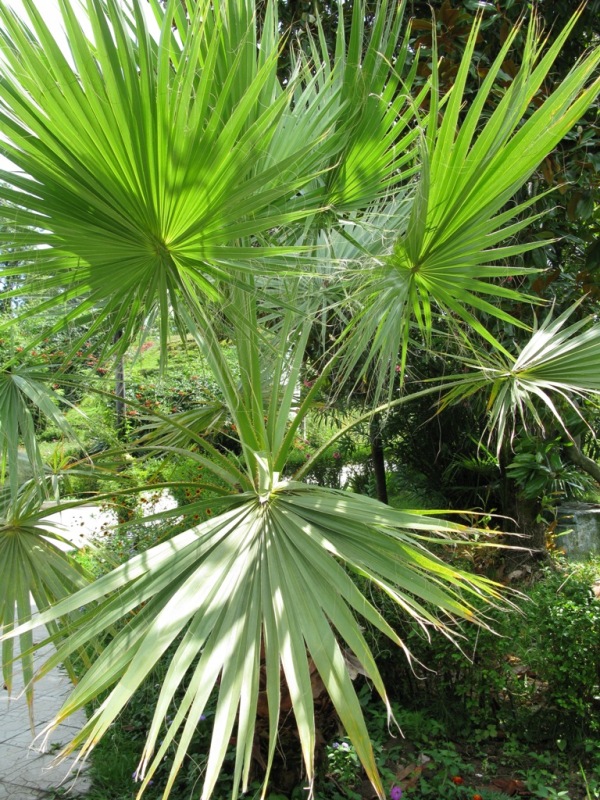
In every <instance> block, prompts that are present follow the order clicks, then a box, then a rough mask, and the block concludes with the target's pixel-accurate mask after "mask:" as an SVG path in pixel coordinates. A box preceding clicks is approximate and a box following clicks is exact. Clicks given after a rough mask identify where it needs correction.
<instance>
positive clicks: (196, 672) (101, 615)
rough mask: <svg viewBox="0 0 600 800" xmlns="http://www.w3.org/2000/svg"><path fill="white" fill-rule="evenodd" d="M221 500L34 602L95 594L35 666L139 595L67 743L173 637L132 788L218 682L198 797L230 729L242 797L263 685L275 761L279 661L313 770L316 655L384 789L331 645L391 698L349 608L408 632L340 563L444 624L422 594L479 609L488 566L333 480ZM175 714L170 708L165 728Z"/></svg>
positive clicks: (81, 697) (411, 518)
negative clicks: (436, 545) (476, 570)
mask: <svg viewBox="0 0 600 800" xmlns="http://www.w3.org/2000/svg"><path fill="white" fill-rule="evenodd" d="M223 504H224V506H225V509H223V508H222V513H221V514H220V515H219V516H218V517H217V518H215V519H214V520H212V519H211V520H209V521H208V522H206V523H204V524H203V525H201V526H200V527H198V528H196V529H194V530H190V531H188V532H186V533H182V534H180V535H179V536H177V537H175V538H174V539H172V540H171V541H169V542H166V543H164V544H161V545H158V546H156V547H154V548H152V549H151V550H149V551H147V552H146V553H144V554H142V555H140V556H137V557H135V558H133V559H132V560H131V561H129V562H128V563H127V564H125V565H123V566H122V567H119V568H118V569H116V570H114V571H113V572H112V573H110V574H108V575H107V576H105V577H103V578H101V579H99V580H98V581H96V583H95V584H94V585H93V586H90V587H88V588H86V589H84V590H82V591H80V592H78V593H77V594H76V595H75V596H74V597H72V598H70V599H68V600H65V601H63V602H61V603H59V604H58V605H57V606H56V607H55V608H54V609H53V610H52V611H51V612H49V613H47V614H42V615H41V617H40V621H42V622H43V621H44V620H49V619H53V618H54V616H55V615H56V614H66V613H69V611H70V610H71V609H75V608H79V607H80V606H81V605H82V604H84V605H87V604H89V603H91V602H94V603H96V602H97V601H98V602H99V604H98V605H97V606H95V607H94V610H93V611H91V612H88V613H87V614H86V615H85V616H84V617H83V618H82V619H81V621H80V625H78V629H77V630H76V631H75V632H73V633H72V635H71V637H70V639H69V641H68V642H67V643H65V644H59V648H58V652H57V654H56V656H55V657H54V658H52V659H51V660H50V661H49V662H48V663H47V664H46V665H45V667H44V671H45V670H47V669H50V668H51V667H52V666H53V665H55V664H57V663H60V662H61V661H62V660H63V659H65V658H67V657H68V655H69V653H71V652H72V650H73V649H74V648H76V647H81V646H83V645H84V644H85V643H86V642H88V641H90V640H93V638H94V637H96V636H98V635H100V634H101V633H102V632H103V631H105V630H106V629H107V628H108V627H109V626H110V625H111V624H112V623H113V622H115V621H116V620H118V619H120V618H121V617H122V616H123V614H124V613H127V612H130V611H134V610H135V609H139V610H138V612H137V613H136V614H135V616H132V617H130V618H129V622H128V623H127V625H126V626H125V628H123V629H122V630H121V631H120V632H119V634H118V635H117V636H116V637H115V638H114V639H113V640H112V641H111V643H110V644H109V645H108V647H107V648H106V649H105V651H104V652H103V654H102V655H101V656H100V657H99V659H98V660H97V661H96V662H95V664H94V666H93V667H92V669H91V670H90V671H88V673H87V674H86V675H85V676H84V677H83V679H82V680H81V682H80V683H79V684H78V686H77V687H76V688H75V690H74V691H73V693H72V695H71V697H70V698H69V700H68V701H67V703H66V704H65V706H64V707H63V709H62V711H61V712H60V715H59V717H58V718H57V719H56V720H55V722H56V723H58V722H59V721H60V720H62V719H64V718H65V717H67V716H68V715H69V714H71V713H72V712H73V711H74V710H75V709H77V708H80V707H83V706H84V705H85V704H86V703H88V702H89V701H90V700H92V699H93V698H94V697H96V696H97V695H98V692H99V691H101V690H102V689H103V688H108V687H110V686H111V685H112V684H114V683H116V686H115V688H114V689H113V690H112V691H111V692H110V694H109V695H108V697H107V698H106V700H104V702H103V703H102V705H101V706H100V707H99V708H98V710H97V711H96V712H95V714H94V715H93V716H92V718H91V719H90V720H89V722H88V723H87V725H86V726H85V728H84V729H83V730H82V732H81V733H80V734H79V735H78V736H77V737H76V738H75V739H74V741H73V743H72V744H71V745H70V748H71V747H73V748H76V747H78V746H79V745H83V747H82V751H81V755H83V756H84V755H85V754H86V753H87V752H88V751H89V749H90V748H91V747H93V744H94V742H96V741H97V740H98V739H99V738H100V737H101V736H102V735H103V734H104V733H105V732H106V731H107V729H108V727H109V726H110V724H111V723H112V722H113V720H114V719H115V718H116V716H117V715H118V713H119V712H120V710H121V709H122V708H123V706H124V704H125V703H127V702H128V700H129V699H130V698H131V697H132V695H133V693H134V692H135V691H136V690H137V689H138V687H139V686H140V684H141V683H142V681H143V680H144V679H145V677H146V676H147V675H148V674H149V672H150V670H151V669H152V668H153V667H154V666H155V665H156V663H157V661H158V659H159V658H160V657H161V656H162V655H163V654H164V653H165V651H166V650H167V649H168V648H173V649H174V652H173V655H172V658H171V661H170V667H169V670H168V672H167V675H166V676H165V679H164V682H163V686H162V690H161V694H160V697H159V700H158V703H157V707H156V711H155V715H154V719H153V722H152V725H151V728H150V731H149V735H148V741H147V744H146V747H145V750H144V755H143V758H142V762H141V765H140V770H139V772H140V775H141V776H143V777H144V781H145V782H144V784H143V786H142V788H144V786H145V785H147V784H148V781H149V780H150V779H151V778H152V775H153V773H154V771H155V770H156V768H157V767H158V766H159V765H160V764H161V763H162V762H163V760H164V756H165V754H166V753H167V752H168V751H169V749H170V747H171V745H172V743H173V742H175V744H176V755H175V758H174V761H173V765H172V769H171V774H170V780H169V787H168V788H167V791H168V789H169V788H170V786H171V785H172V782H173V781H174V779H175V777H176V774H177V771H178V770H179V768H180V767H181V764H182V762H183V758H184V756H185V753H186V751H187V748H188V746H189V744H190V741H191V738H192V736H193V733H194V731H195V729H196V726H197V724H198V720H199V718H200V715H201V714H203V712H204V711H205V710H206V706H207V703H208V701H209V699H210V697H211V695H213V693H214V692H217V695H218V698H217V702H216V710H215V718H214V719H215V721H214V730H213V737H212V745H211V749H210V753H209V756H208V764H207V771H206V776H205V784H204V789H203V794H202V796H203V797H208V796H209V795H210V794H211V791H212V789H213V788H214V785H215V781H216V779H217V776H218V774H219V770H220V768H221V765H222V763H223V760H224V758H225V755H226V753H227V750H228V743H229V740H230V737H231V736H232V734H234V733H235V735H236V737H237V741H238V743H239V744H238V746H237V749H236V761H235V765H236V766H235V786H236V789H235V791H234V796H236V795H237V787H238V785H239V784H240V782H241V784H242V790H245V789H246V788H247V785H248V779H249V774H250V768H251V762H252V752H253V746H254V744H255V740H254V732H255V725H256V712H257V703H258V699H259V695H261V697H262V699H263V703H264V700H265V699H266V701H267V703H268V707H269V725H270V740H269V752H268V757H267V759H266V760H267V761H268V763H269V764H271V763H272V760H273V756H274V752H275V746H276V740H277V729H278V724H279V714H280V707H279V702H280V680H281V672H283V675H284V676H285V680H286V683H287V686H288V688H289V691H290V696H291V699H292V704H293V710H294V715H295V718H296V722H297V725H298V729H299V733H300V740H301V744H302V750H303V754H304V759H305V763H306V767H307V772H308V777H309V779H310V780H312V777H313V769H314V765H313V751H314V747H315V722H314V710H313V700H312V692H311V683H310V672H309V662H308V658H309V656H310V657H311V658H312V660H313V661H314V663H315V665H316V667H317V669H318V671H319V673H320V675H321V678H322V680H323V682H324V683H325V686H326V688H327V690H328V692H329V695H330V697H331V699H332V701H333V704H334V706H335V708H336V710H337V712H338V714H339V715H340V719H341V721H342V723H343V725H344V726H345V728H346V730H347V732H348V735H349V736H350V737H351V738H352V740H353V741H354V742H355V745H356V748H357V752H358V754H359V756H360V758H361V760H362V762H363V764H364V765H365V767H366V769H367V772H368V774H369V777H370V778H371V780H372V781H373V783H374V785H375V786H376V787H377V788H378V790H379V792H380V793H382V787H381V784H380V782H379V778H378V775H377V770H376V767H375V764H374V759H373V753H372V751H371V746H370V742H369V737H368V734H367V731H366V728H365V724H364V721H363V718H362V713H361V710H360V704H359V702H358V699H357V697H356V694H355V692H354V689H353V687H352V684H351V681H350V679H349V677H348V673H347V669H346V665H345V660H344V655H343V651H342V649H341V646H340V643H341V642H344V643H345V644H346V645H347V646H348V648H350V649H351V651H352V652H353V653H354V654H355V655H356V657H357V658H358V659H359V660H360V662H361V664H362V666H363V668H364V670H365V672H366V674H367V675H368V676H369V679H370V680H372V681H373V684H374V686H375V687H376V688H377V690H378V691H379V693H380V695H381V696H382V697H383V698H384V700H385V697H386V696H385V690H384V688H383V684H382V681H381V677H380V675H379V673H378V670H377V667H376V665H375V662H374V660H373V657H372V655H371V653H370V651H369V648H368V646H367V644H366V642H365V640H364V637H363V635H362V633H361V631H360V628H359V626H358V625H357V621H356V619H355V616H354V615H355V613H356V614H359V615H361V616H362V617H363V618H365V619H366V620H367V621H368V622H369V623H370V624H372V625H374V626H375V627H377V628H379V629H380V630H382V631H384V632H385V633H386V634H387V635H388V636H390V637H391V638H392V639H393V640H394V641H395V642H396V643H397V644H399V645H400V646H402V642H401V641H400V640H399V639H398V637H397V635H396V634H395V633H394V631H393V630H392V629H391V628H390V627H389V625H388V624H387V623H386V622H385V620H384V619H383V618H382V617H381V615H380V613H379V612H378V611H377V609H376V608H375V607H374V606H373V605H372V604H371V603H370V602H369V601H368V600H366V598H365V597H364V596H363V595H362V594H361V593H360V592H359V591H358V589H357V588H356V584H355V583H354V581H353V580H352V579H351V577H350V575H349V574H348V572H347V570H346V569H344V567H343V565H344V564H346V565H347V566H348V568H349V569H350V570H351V571H353V572H357V573H359V574H362V575H368V576H369V577H370V578H371V579H372V580H374V581H375V582H376V583H377V584H378V585H379V586H380V587H381V588H382V589H383V590H384V591H385V592H387V593H388V594H389V595H390V596H391V597H392V598H393V599H394V600H395V601H396V602H398V603H399V604H400V605H401V606H403V607H404V608H405V609H406V610H407V611H408V613H409V614H412V615H413V616H414V617H415V618H416V619H418V620H419V621H421V622H422V623H423V624H424V625H428V626H429V625H432V626H436V627H440V626H441V623H440V621H439V620H438V619H437V618H436V617H434V616H432V615H431V613H430V611H428V610H427V607H428V606H430V604H435V605H436V606H437V607H438V608H440V609H442V610H443V611H444V612H446V613H447V614H449V615H452V616H462V617H464V618H467V619H473V618H474V617H475V613H476V612H475V606H474V603H473V602H472V600H474V599H475V598H476V597H479V596H481V595H482V593H483V594H484V595H486V596H488V597H490V596H491V597H492V598H493V597H494V596H496V588H495V587H494V585H493V584H492V583H491V582H489V581H487V580H485V579H482V578H474V577H467V576H465V575H464V574H461V573H459V572H457V571H456V570H454V569H453V568H452V567H449V566H448V565H447V564H445V563H444V562H442V561H441V560H439V559H438V558H436V557H434V556H431V555H430V554H429V553H428V552H427V551H426V550H425V547H424V546H423V545H424V542H420V540H419V531H422V532H425V531H426V532H427V535H424V541H430V537H431V535H432V531H434V532H435V531H438V532H439V533H441V534H444V535H448V534H450V533H452V532H453V531H456V526H453V525H451V524H449V523H444V522H441V521H436V520H435V519H431V518H425V517H421V516H419V515H417V514H411V513H406V512H399V511H394V510H392V509H389V508H386V507H384V506H382V505H381V504H379V503H377V502H375V501H369V500H365V498H362V497H354V496H352V495H348V494H346V493H343V492H336V491H334V490H325V489H321V488H319V487H308V486H305V485H302V484H294V483H285V482H283V483H282V482H279V483H274V484H273V485H272V488H271V490H270V492H268V493H267V492H266V491H265V492H264V493H263V494H262V495H260V496H259V497H257V495H256V493H254V492H253V493H247V494H244V495H238V496H237V497H235V498H229V499H228V500H225V501H223ZM227 506H228V508H227ZM402 587H408V589H407V588H402ZM469 597H471V600H469ZM140 604H143V607H141V608H140ZM261 665H262V666H263V667H264V669H263V678H262V682H261ZM386 702H387V701H386ZM169 714H171V715H173V721H172V724H171V726H170V727H169V728H168V730H167V731H166V732H165V723H164V720H165V717H166V716H167V715H169ZM236 727H237V732H235V731H234V728H236ZM159 740H160V741H161V742H162V743H161V744H159Z"/></svg>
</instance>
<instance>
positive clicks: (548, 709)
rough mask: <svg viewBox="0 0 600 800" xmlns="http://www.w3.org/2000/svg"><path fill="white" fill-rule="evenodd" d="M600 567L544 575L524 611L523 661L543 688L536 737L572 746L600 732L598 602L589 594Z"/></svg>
mask: <svg viewBox="0 0 600 800" xmlns="http://www.w3.org/2000/svg"><path fill="white" fill-rule="evenodd" d="M599 576H600V563H598V562H589V563H585V564H569V565H564V566H563V567H562V568H561V569H560V570H558V571H556V572H553V571H547V572H546V573H545V575H544V579H543V580H541V581H539V582H538V583H537V584H536V585H535V586H534V587H533V589H532V591H531V593H530V598H531V603H528V604H526V605H525V607H524V611H525V614H526V622H525V630H524V631H523V635H522V637H521V639H520V644H521V647H522V650H523V658H524V659H526V660H527V664H528V665H529V668H530V670H531V671H532V673H533V674H534V675H535V677H536V678H537V680H538V681H540V682H541V684H542V687H541V688H542V689H543V694H544V698H543V705H542V707H541V708H540V710H539V712H538V713H537V714H536V716H537V717H539V718H540V720H542V721H543V724H541V723H540V724H538V725H537V726H536V727H535V728H533V729H532V731H533V732H532V735H534V736H536V737H538V738H539V737H547V738H553V739H556V738H561V739H563V740H564V741H566V742H567V743H568V744H569V745H576V744H578V743H579V742H581V741H582V740H583V739H584V738H585V737H586V736H589V735H592V734H597V733H598V731H600V707H599V703H598V699H599V698H598V696H599V695H600V600H598V599H597V598H596V597H595V596H594V594H593V591H592V586H593V583H594V581H595V580H597V579H598V577H599Z"/></svg>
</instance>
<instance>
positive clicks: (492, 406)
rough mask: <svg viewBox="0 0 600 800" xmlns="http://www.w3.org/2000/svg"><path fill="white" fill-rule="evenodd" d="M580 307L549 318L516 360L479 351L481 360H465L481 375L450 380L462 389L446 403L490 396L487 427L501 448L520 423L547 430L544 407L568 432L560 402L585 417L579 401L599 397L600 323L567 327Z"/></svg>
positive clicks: (589, 321)
mask: <svg viewBox="0 0 600 800" xmlns="http://www.w3.org/2000/svg"><path fill="white" fill-rule="evenodd" d="M577 305H578V304H576V305H575V306H572V307H571V308H569V309H567V310H566V311H565V312H564V313H563V314H561V315H560V316H558V317H557V318H556V319H553V318H552V314H549V315H548V317H547V318H546V319H545V320H544V322H543V323H542V324H541V325H540V326H539V328H538V329H537V330H536V331H535V332H534V333H533V335H532V336H531V339H530V340H529V342H527V344H526V345H525V346H524V347H523V349H522V350H521V352H520V353H519V355H518V356H517V357H514V356H509V357H508V358H507V357H506V356H504V355H503V354H494V355H493V356H491V357H487V358H486V357H485V355H484V354H483V353H481V352H480V353H479V354H478V355H477V359H476V360H472V361H465V363H466V364H467V365H469V366H471V367H474V368H475V370H476V371H474V372H473V373H472V374H471V375H466V376H465V375H462V376H458V375H455V376H453V377H450V378H448V380H449V381H456V382H457V385H456V386H453V388H452V389H451V390H450V391H449V392H447V394H446V395H445V398H444V401H443V402H444V405H448V404H452V403H456V402H460V401H462V400H464V399H465V398H466V397H468V396H469V395H471V394H473V393H474V392H485V393H488V395H489V400H488V409H489V422H488V427H489V429H490V431H491V432H492V433H493V434H494V435H495V436H496V437H497V438H498V442H499V445H500V443H501V442H502V440H503V438H504V437H505V435H506V434H507V433H508V432H509V431H510V430H514V421H515V420H516V419H520V420H521V421H522V422H523V424H524V425H525V427H527V426H528V419H533V420H534V421H535V422H536V423H537V424H538V425H539V426H540V428H542V429H543V428H544V424H543V421H542V418H541V415H540V412H539V410H538V407H539V405H540V404H541V406H542V407H545V408H546V409H547V410H548V411H549V412H550V414H551V416H552V417H553V418H554V419H556V421H557V422H558V424H559V425H560V427H561V428H563V429H565V425H564V422H563V416H562V414H561V413H560V409H559V407H558V406H559V404H560V402H566V403H567V404H568V405H569V406H570V407H571V408H572V409H573V411H575V413H576V414H577V415H578V416H581V412H580V410H579V409H578V407H577V403H576V402H575V399H576V398H577V397H582V398H583V397H598V396H600V325H598V324H597V323H596V322H594V320H593V319H591V318H584V319H580V320H578V321H576V322H573V323H571V324H570V325H568V326H567V327H565V326H566V323H567V322H568V321H569V319H570V317H571V316H572V315H573V312H574V310H575V309H576V307H577ZM565 430H566V429H565ZM567 435H568V431H567Z"/></svg>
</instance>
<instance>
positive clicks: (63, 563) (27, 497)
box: [0, 480, 92, 724]
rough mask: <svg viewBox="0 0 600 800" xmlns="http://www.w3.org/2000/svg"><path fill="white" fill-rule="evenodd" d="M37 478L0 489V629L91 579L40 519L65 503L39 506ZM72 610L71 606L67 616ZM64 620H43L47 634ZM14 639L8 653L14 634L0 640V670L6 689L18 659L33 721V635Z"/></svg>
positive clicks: (71, 672)
mask: <svg viewBox="0 0 600 800" xmlns="http://www.w3.org/2000/svg"><path fill="white" fill-rule="evenodd" d="M37 483H38V481H37V480H36V481H29V482H27V483H25V484H22V485H21V487H20V491H19V492H18V494H17V495H16V496H15V495H14V494H12V493H11V492H10V490H8V489H7V488H5V489H3V490H1V491H0V631H2V632H3V633H6V632H7V631H10V630H12V629H13V628H15V627H16V626H18V625H21V624H22V623H24V622H26V621H27V620H30V619H31V617H32V615H33V613H34V612H35V611H36V610H38V611H43V610H44V609H47V608H49V607H50V606H51V605H53V604H54V603H56V602H58V601H60V600H62V599H64V598H66V597H69V596H70V595H72V594H73V592H76V591H77V590H79V589H81V588H82V587H83V586H85V585H86V584H87V583H89V582H90V581H91V580H92V577H91V575H89V574H88V573H87V572H86V571H85V570H84V569H83V568H82V567H81V566H80V565H79V564H78V563H77V562H76V561H75V560H74V559H73V558H72V556H71V555H70V554H69V552H68V551H67V550H65V549H64V545H68V542H67V541H66V540H65V539H64V538H63V537H62V536H61V535H60V533H59V531H58V530H55V529H52V527H50V526H49V525H48V523H44V524H43V525H42V524H41V523H42V520H43V519H44V518H45V517H46V516H48V515H49V514H50V513H52V512H54V511H56V510H61V508H65V507H66V506H56V507H54V508H52V509H48V508H42V501H41V496H40V491H39V487H38V485H37ZM61 545H62V546H61ZM76 615H77V612H76V611H75V612H74V613H73V614H72V616H73V617H75V616H76ZM67 622H68V620H67V619H66V618H65V619H63V618H61V617H60V616H59V617H56V618H55V619H53V620H51V621H49V622H48V631H49V633H50V634H53V635H55V636H57V637H59V638H60V637H62V636H64V633H65V630H66V628H65V625H66V623H67ZM18 640H19V650H20V654H19V655H18V656H16V655H15V652H14V642H15V640H14V639H6V640H5V641H3V643H2V673H3V678H4V682H5V684H6V686H7V688H8V691H9V692H10V691H11V688H12V683H13V661H14V659H15V658H19V659H20V661H21V664H22V668H23V678H24V683H25V690H26V695H27V702H28V705H29V711H30V717H31V721H32V724H33V675H34V666H33V651H32V648H33V637H32V634H31V632H29V631H25V632H23V633H22V634H20V635H19V637H18ZM78 655H81V654H78ZM64 664H65V667H66V668H67V670H68V672H69V675H70V676H71V678H72V679H73V680H75V673H74V670H73V667H72V662H71V660H70V659H67V660H66V661H65V662H64Z"/></svg>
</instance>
